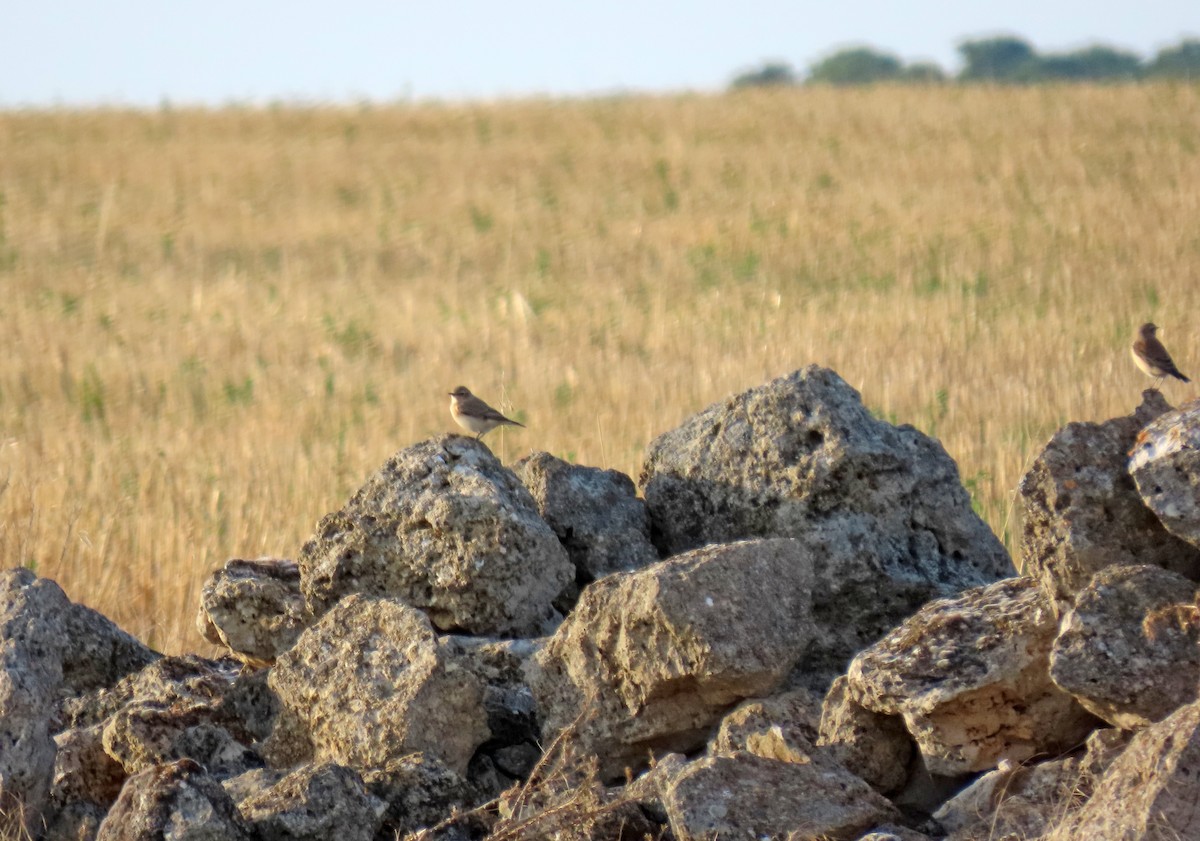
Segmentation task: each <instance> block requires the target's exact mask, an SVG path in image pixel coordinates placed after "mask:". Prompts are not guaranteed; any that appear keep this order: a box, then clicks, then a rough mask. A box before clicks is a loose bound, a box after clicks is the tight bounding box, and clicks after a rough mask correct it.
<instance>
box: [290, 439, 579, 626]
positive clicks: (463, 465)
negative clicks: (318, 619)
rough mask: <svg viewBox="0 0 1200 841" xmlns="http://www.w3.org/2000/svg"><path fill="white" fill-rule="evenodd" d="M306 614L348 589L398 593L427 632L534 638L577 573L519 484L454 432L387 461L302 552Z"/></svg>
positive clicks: (480, 447)
mask: <svg viewBox="0 0 1200 841" xmlns="http://www.w3.org/2000/svg"><path fill="white" fill-rule="evenodd" d="M299 563H300V581H301V587H302V589H303V591H304V595H305V598H306V599H307V601H308V607H309V610H310V612H312V613H313V614H314V615H317V616H319V615H321V614H323V613H324V612H325V611H327V610H328V609H329V608H331V607H332V606H333V605H334V604H335V603H336V602H337V600H338V599H340V598H342V597H343V596H345V595H347V594H350V593H363V594H366V595H372V596H394V597H396V598H399V599H402V600H403V601H405V602H407V603H409V604H411V605H413V606H415V607H418V608H420V609H421V610H423V611H425V612H426V613H427V614H428V615H429V618H430V621H431V622H432V623H433V625H434V627H436V628H438V629H439V630H442V631H463V632H466V633H469V634H480V635H492V636H517V637H520V636H536V635H538V634H540V633H544V632H546V631H548V630H549V629H550V628H552V627H553V625H554V624H556V623H557V621H558V619H559V617H558V614H557V611H555V610H554V608H553V607H552V603H553V601H554V599H555V597H556V596H557V595H558V594H559V592H561V591H562V589H563V588H564V587H566V586H567V584H568V583H569V582H571V581H572V580H573V578H574V568H573V567H572V565H571V562H570V560H569V559H568V557H567V553H566V550H564V549H563V548H562V545H561V544H560V543H559V542H558V538H557V537H556V536H555V534H554V532H553V531H551V530H550V527H549V526H547V525H546V523H545V522H544V521H543V520H542V518H541V517H539V516H538V513H537V506H536V505H535V503H534V501H533V497H531V496H530V495H529V491H527V490H526V489H525V486H524V485H522V484H521V482H520V480H519V479H517V477H516V476H514V475H513V473H512V472H511V471H509V470H507V469H506V468H505V467H504V466H503V465H501V464H500V462H499V461H497V460H496V457H495V456H494V455H492V452H491V450H489V449H488V448H487V445H486V444H483V443H481V442H479V441H475V440H474V439H471V438H464V437H462V436H458V435H450V436H444V437H442V438H438V439H435V440H430V441H425V442H422V443H420V444H416V445H414V446H412V447H408V448H407V449H404V450H401V451H400V452H398V453H396V455H394V456H392V458H391V459H389V460H388V462H387V463H386V464H384V466H383V467H382V468H380V469H379V471H378V472H377V473H375V475H373V476H372V477H371V478H370V479H368V480H367V483H366V484H365V485H363V487H362V488H360V489H359V490H358V492H357V493H355V494H354V496H353V497H351V499H350V501H349V502H348V503H346V505H345V507H344V508H342V510H341V511H338V512H335V513H333V514H329V515H328V516H326V517H325V518H324V519H322V520H321V522H320V524H319V525H318V527H317V533H316V535H315V536H314V537H313V538H312V539H311V540H309V541H308V542H307V543H305V544H304V547H303V548H302V549H301V550H300V560H299Z"/></svg>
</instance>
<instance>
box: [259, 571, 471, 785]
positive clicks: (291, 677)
mask: <svg viewBox="0 0 1200 841" xmlns="http://www.w3.org/2000/svg"><path fill="white" fill-rule="evenodd" d="M268 683H269V685H270V686H271V688H272V689H273V690H274V691H275V693H276V694H277V695H278V696H279V700H280V704H281V706H282V710H281V712H280V715H279V718H278V719H277V723H276V728H275V731H274V732H273V733H272V734H271V737H270V739H268V741H267V743H266V744H265V745H264V747H263V751H264V755H265V756H267V758H268V761H269V762H270V763H271V764H273V765H274V766H275V767H287V766H288V765H291V764H295V763H296V762H297V761H304V760H305V759H306V754H309V753H311V758H312V759H313V760H315V761H332V762H336V763H338V764H339V765H345V766H347V767H350V768H353V769H355V770H357V771H359V772H360V773H361V772H364V771H365V770H366V769H370V768H382V767H385V766H387V765H388V764H389V763H390V762H393V761H394V760H396V759H398V758H399V757H401V756H404V755H405V754H409V753H414V752H416V751H425V752H428V753H429V755H430V756H433V757H436V758H437V759H439V760H441V761H442V762H444V763H445V764H446V765H447V766H449V767H450V768H451V769H452V770H454V771H456V772H458V773H462V772H464V771H465V770H466V767H467V762H468V761H469V760H470V758H471V755H472V754H473V753H474V752H475V749H476V748H477V747H479V745H480V744H482V743H483V741H484V740H485V739H486V738H487V736H488V732H487V719H486V715H485V713H484V710H483V687H482V686H481V685H480V683H479V680H478V679H477V678H476V677H475V675H473V674H472V673H471V672H470V671H468V670H466V669H465V668H463V667H462V666H461V665H459V664H456V663H455V662H454V661H453V660H451V659H447V658H444V657H443V655H442V651H441V649H440V648H439V646H438V641H437V638H436V636H435V635H434V633H433V629H432V628H431V627H430V625H429V620H428V618H427V617H426V616H425V614H423V613H422V612H421V611H419V610H417V609H415V608H413V607H410V606H408V605H407V604H405V603H403V602H401V601H399V600H398V599H384V598H371V597H367V596H359V595H354V596H348V597H347V598H345V599H343V600H342V601H340V602H339V603H338V604H337V606H336V607H334V609H333V610H331V611H329V612H328V613H326V614H325V616H323V617H322V618H321V620H320V621H319V622H318V623H317V624H316V625H314V626H313V627H311V628H309V629H308V630H307V631H305V632H304V633H303V634H302V635H301V636H300V639H299V640H298V641H297V642H296V645H295V646H293V647H292V649H291V650H290V651H288V652H287V653H285V654H283V655H282V656H280V658H279V660H278V661H277V662H276V664H275V667H274V668H273V669H271V673H270V677H269V678H268Z"/></svg>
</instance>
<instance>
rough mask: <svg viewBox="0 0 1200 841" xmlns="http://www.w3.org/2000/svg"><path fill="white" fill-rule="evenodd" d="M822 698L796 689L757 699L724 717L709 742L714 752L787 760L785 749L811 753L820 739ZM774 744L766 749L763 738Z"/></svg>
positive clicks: (709, 749) (747, 702)
mask: <svg viewBox="0 0 1200 841" xmlns="http://www.w3.org/2000/svg"><path fill="white" fill-rule="evenodd" d="M820 720H821V701H820V699H819V698H817V697H816V696H815V695H813V694H812V693H811V692H809V691H808V690H807V689H803V688H801V689H793V690H791V691H790V692H781V693H779V694H778V695H772V696H770V697H768V698H754V699H752V700H749V701H745V702H744V703H741V704H739V705H738V706H737V707H735V708H734V709H733V710H732V711H731V712H730V713H729V714H728V715H726V716H725V717H724V718H723V719H721V726H720V727H719V728H718V729H717V734H716V735H715V736H714V737H713V738H712V740H711V741H710V742H709V743H708V752H709V753H710V754H713V755H716V754H729V753H736V752H738V751H745V752H747V753H753V754H755V755H756V756H767V758H774V759H783V758H784V757H783V756H782V755H781V754H783V753H785V752H791V753H795V754H808V753H811V752H812V749H813V745H815V744H816V742H817V727H818V725H819V722H820ZM764 737H765V738H768V739H769V740H770V742H771V743H779V744H780V745H781V747H779V748H777V747H775V746H774V744H773V745H772V747H771V748H770V753H769V754H767V753H764V752H763V747H764V746H763V742H762V741H761V740H762V739H763V738H764Z"/></svg>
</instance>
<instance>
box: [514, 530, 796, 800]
mask: <svg viewBox="0 0 1200 841" xmlns="http://www.w3.org/2000/svg"><path fill="white" fill-rule="evenodd" d="M811 585H812V570H811V559H810V558H809V556H808V555H807V553H806V552H805V550H804V547H803V545H802V544H800V543H799V542H798V541H794V540H786V539H775V540H756V541H746V542H742V543H735V544H730V545H726V546H710V547H707V548H705V549H698V550H696V551H694V552H689V553H686V554H684V555H680V556H678V557H675V558H672V559H670V560H667V561H661V562H659V563H657V564H653V565H651V566H649V567H645V568H644V569H641V570H637V571H634V572H625V573H615V574H613V575H609V576H606V577H604V578H601V579H599V580H597V581H595V582H594V583H592V584H591V585H589V586H588V587H587V588H586V589H585V590H584V591H583V595H582V596H581V598H580V600H579V604H578V605H577V606H576V608H575V610H574V612H573V613H572V614H571V615H570V617H568V618H567V620H566V621H565V622H564V623H563V624H562V625H561V626H560V627H559V629H558V631H557V632H555V634H554V636H553V637H551V639H550V640H549V641H548V642H547V643H546V645H545V647H544V648H542V649H541V650H540V651H538V653H537V654H536V655H535V657H534V662H533V668H531V670H530V671H531V674H530V685H531V687H532V688H533V691H534V695H535V697H536V698H537V700H538V706H539V710H540V711H541V715H542V718H543V724H544V728H545V735H546V737H547V738H550V737H551V735H552V734H555V733H558V732H560V731H562V730H563V729H564V728H566V727H568V726H571V725H572V724H574V729H573V731H572V736H571V738H572V739H573V740H574V741H575V742H576V743H577V744H578V745H580V746H581V747H582V749H583V750H584V752H594V753H596V754H597V755H598V756H599V757H600V761H601V770H602V775H603V776H604V777H605V778H610V777H612V776H613V775H616V774H620V773H621V771H622V770H623V769H624V768H625V766H626V765H632V766H635V767H636V766H640V765H643V764H644V763H645V761H646V759H647V757H648V754H649V753H651V752H664V751H668V750H679V751H687V750H692V749H695V748H698V747H700V746H701V745H703V744H704V741H705V739H706V737H707V735H708V731H709V729H710V728H711V727H712V726H713V725H714V724H715V723H716V722H717V721H719V720H720V718H721V716H722V715H724V714H725V713H726V712H728V710H729V709H730V708H731V707H732V706H733V705H734V704H736V703H738V702H739V701H741V700H743V699H745V698H747V697H754V696H757V695H763V694H767V693H769V692H770V691H772V690H773V689H775V688H776V687H778V686H779V684H780V682H781V681H782V680H783V679H784V677H785V676H786V675H787V673H788V671H789V670H790V669H791V667H792V666H793V665H794V664H795V662H796V661H797V660H798V659H799V657H800V656H801V655H802V654H803V652H804V650H805V647H806V646H807V645H808V642H809V640H810V639H811V633H812V631H811V623H810V620H809V609H810V608H809V604H810V599H811V589H810V588H811ZM585 707H586V708H587V709H588V710H589V713H588V714H587V715H585V716H583V717H582V718H581V717H580V713H581V712H582V711H583V710H584V709H585ZM576 719H580V720H579V721H578V722H576Z"/></svg>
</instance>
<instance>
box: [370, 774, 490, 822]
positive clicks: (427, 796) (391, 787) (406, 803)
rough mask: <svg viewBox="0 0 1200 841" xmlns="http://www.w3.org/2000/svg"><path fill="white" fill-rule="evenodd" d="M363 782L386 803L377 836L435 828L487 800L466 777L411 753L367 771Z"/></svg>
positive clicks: (376, 796) (375, 795)
mask: <svg viewBox="0 0 1200 841" xmlns="http://www.w3.org/2000/svg"><path fill="white" fill-rule="evenodd" d="M363 781H364V782H365V783H366V786H367V790H368V791H370V792H371V795H372V796H373V797H375V798H376V799H378V800H379V801H381V802H382V803H384V804H385V806H384V810H383V814H382V824H381V828H380V833H379V835H377V836H376V837H380V836H383V837H386V838H398V837H400V836H401V834H402V833H407V832H414V831H416V830H418V829H420V828H422V827H429V826H434V825H435V824H438V823H440V822H441V821H442V820H444V819H445V818H448V817H449V816H450V815H451V813H453V812H454V811H456V810H457V811H465V810H467V809H470V808H472V807H473V806H477V805H479V804H480V803H482V802H483V800H484V799H485V798H483V797H482V796H481V794H480V792H479V791H477V790H476V789H475V787H474V786H472V785H471V784H470V783H468V782H467V781H466V780H464V779H463V778H462V776H460V775H459V774H456V773H455V772H454V771H452V770H450V769H449V768H447V767H446V766H445V765H444V764H443V763H441V762H439V761H438V760H437V759H435V758H433V757H432V756H430V755H428V754H425V753H410V754H408V755H407V756H401V757H397V758H395V759H392V760H390V761H389V762H388V763H387V764H386V765H384V766H383V767H381V768H372V769H370V770H368V771H365V772H364V773H363Z"/></svg>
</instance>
